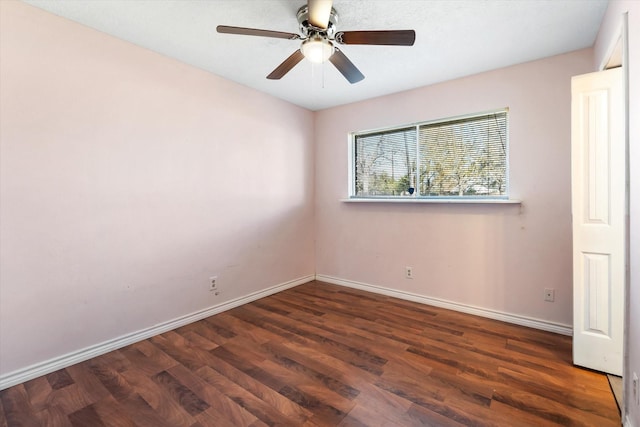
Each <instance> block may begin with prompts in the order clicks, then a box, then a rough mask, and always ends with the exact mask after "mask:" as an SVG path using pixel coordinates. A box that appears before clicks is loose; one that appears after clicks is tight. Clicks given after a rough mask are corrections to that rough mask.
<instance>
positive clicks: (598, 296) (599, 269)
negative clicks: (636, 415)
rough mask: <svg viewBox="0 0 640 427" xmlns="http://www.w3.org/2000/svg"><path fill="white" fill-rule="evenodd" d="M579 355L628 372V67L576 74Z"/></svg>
mask: <svg viewBox="0 0 640 427" xmlns="http://www.w3.org/2000/svg"><path fill="white" fill-rule="evenodd" d="M571 86H572V106H571V107H572V108H571V110H572V129H571V133H572V135H571V141H572V142H571V144H572V146H571V152H572V154H571V157H572V159H571V162H572V210H573V281H574V283H573V298H574V300H573V311H574V313H573V318H574V322H573V323H574V325H573V327H574V330H573V361H574V363H575V364H576V365H580V366H585V367H587V368H590V369H595V370H598V371H604V372H608V373H611V374H615V375H622V351H623V348H622V346H623V319H624V316H623V314H624V312H623V310H624V277H625V276H624V259H625V258H624V255H625V253H624V248H625V245H624V236H625V234H624V233H625V222H624V220H625V216H624V212H625V203H626V184H625V155H626V154H625V144H624V115H623V101H624V99H623V88H622V69H619V68H618V69H613V70H608V71H603V72H598V73H591V74H586V75H582V76H576V77H574V78H573V79H572V82H571Z"/></svg>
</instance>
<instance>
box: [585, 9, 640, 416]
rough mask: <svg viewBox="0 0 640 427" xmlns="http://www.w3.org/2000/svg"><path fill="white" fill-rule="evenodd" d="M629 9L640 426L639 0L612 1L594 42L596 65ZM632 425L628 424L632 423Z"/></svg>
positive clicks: (631, 362)
mask: <svg viewBox="0 0 640 427" xmlns="http://www.w3.org/2000/svg"><path fill="white" fill-rule="evenodd" d="M625 12H628V13H629V16H628V33H629V40H628V42H629V45H628V51H629V58H628V63H627V64H624V65H625V66H626V67H627V72H628V74H629V88H628V90H629V111H628V116H629V123H628V125H629V174H630V188H629V192H630V245H631V247H630V254H629V259H630V261H631V264H630V279H631V280H630V289H629V295H628V297H629V298H628V301H627V304H628V305H627V310H628V316H629V324H628V328H627V336H628V347H627V349H626V356H627V360H626V363H625V376H626V378H625V391H626V396H625V397H626V408H627V411H628V417H629V418H628V419H629V421H630V422H632V423H633V424H632V425H633V426H636V427H638V426H640V407H639V406H638V405H636V404H635V403H634V402H633V399H632V385H631V378H632V377H631V374H632V373H633V372H635V373H636V374H637V375H638V376H640V120H639V118H640V2H637V1H617V0H614V1H611V2H610V3H609V7H608V8H607V13H606V15H605V18H604V20H603V22H602V26H601V28H600V32H599V34H598V38H597V40H596V45H595V64H596V65H599V64H600V63H602V62H603V61H604V60H605V59H606V58H607V52H608V50H609V49H610V46H611V45H612V44H613V43H614V42H615V40H616V39H617V38H618V35H619V31H620V25H621V22H622V15H623V13H625ZM630 425H631V424H629V426H630Z"/></svg>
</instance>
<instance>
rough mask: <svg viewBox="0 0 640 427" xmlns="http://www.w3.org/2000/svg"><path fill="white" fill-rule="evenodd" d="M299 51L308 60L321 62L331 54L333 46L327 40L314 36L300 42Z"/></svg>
mask: <svg viewBox="0 0 640 427" xmlns="http://www.w3.org/2000/svg"><path fill="white" fill-rule="evenodd" d="M300 51H301V52H302V54H303V55H304V57H305V58H307V59H308V60H309V61H311V62H314V63H316V64H321V63H323V62H325V61H326V60H327V59H329V58H330V57H331V55H333V51H334V47H333V45H332V44H331V42H330V41H329V40H327V39H324V38H322V37H320V36H314V37H312V38H310V39H309V40H305V41H304V42H302V46H301V47H300Z"/></svg>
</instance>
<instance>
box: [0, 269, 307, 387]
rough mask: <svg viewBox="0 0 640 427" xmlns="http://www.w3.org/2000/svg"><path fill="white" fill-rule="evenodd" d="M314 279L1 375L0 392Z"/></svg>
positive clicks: (275, 288) (263, 291)
mask: <svg viewBox="0 0 640 427" xmlns="http://www.w3.org/2000/svg"><path fill="white" fill-rule="evenodd" d="M314 278H315V276H314V275H309V276H304V277H300V278H298V279H295V280H291V281H289V282H285V283H281V284H279V285H275V286H272V287H270V288H267V289H264V290H261V291H258V292H254V293H251V294H249V295H246V296H243V297H239V298H235V299H232V300H231V301H226V302H223V303H221V304H218V305H214V306H212V307H209V308H206V309H204V310H200V311H196V312H194V313H191V314H187V315H184V316H181V317H178V318H175V319H172V320H168V321H166V322H162V323H159V324H157V325H154V326H151V327H149V328H145V329H142V330H139V331H136V332H132V333H130V334H126V335H122V336H120V337H117V338H114V339H112V340H109V341H105V342H102V343H99V344H96V345H92V346H90V347H86V348H83V349H80V350H77V351H74V352H71V353H68V354H65V355H62V356H59V357H55V358H53V359H49V360H45V361H44V362H40V363H36V364H34V365H31V366H27V367H26V368H22V369H19V370H17V371H13V372H9V373H7V374H4V375H0V390H4V389H6V388H9V387H12V386H14V385H17V384H21V383H23V382H25V381H29V380H32V379H34V378H37V377H40V376H42V375H46V374H49V373H51V372H54V371H57V370H59V369H62V368H66V367H68V366H71V365H74V364H76V363H80V362H83V361H85V360H88V359H91V358H93V357H96V356H100V355H102V354H105V353H108V352H110V351H113V350H117V349H119V348H122V347H125V346H127V345H130V344H133V343H136V342H138V341H142V340H145V339H147V338H151V337H152V336H155V335H158V334H162V333H164V332H167V331H170V330H173V329H176V328H179V327H181V326H185V325H188V324H189V323H193V322H196V321H198V320H202V319H204V318H207V317H209V316H213V315H214V314H218V313H222V312H223V311H227V310H230V309H232V308H235V307H238V306H241V305H243V304H246V303H249V302H251V301H255V300H258V299H260V298H264V297H266V296H269V295H273V294H275V293H278V292H281V291H284V290H285V289H289V288H293V287H295V286H298V285H302V284H303V283H307V282H310V281H312V280H314Z"/></svg>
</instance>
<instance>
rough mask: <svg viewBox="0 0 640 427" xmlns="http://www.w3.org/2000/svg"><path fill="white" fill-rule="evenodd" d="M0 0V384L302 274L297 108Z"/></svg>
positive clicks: (305, 206)
mask: <svg viewBox="0 0 640 427" xmlns="http://www.w3.org/2000/svg"><path fill="white" fill-rule="evenodd" d="M1 3H2V4H1V5H0V19H1V21H0V31H1V33H0V43H1V45H0V57H1V66H0V84H1V87H0V111H1V114H2V115H1V122H2V124H1V126H0V142H1V145H0V150H1V151H0V159H1V165H0V173H1V175H0V185H1V186H0V190H1V198H2V204H1V205H0V227H1V228H0V236H1V240H0V255H1V258H0V261H1V265H0V271H1V273H0V274H1V276H0V284H1V288H0V374H6V373H7V372H12V371H14V370H16V369H19V368H23V367H26V366H28V365H31V364H33V363H35V362H41V361H44V360H48V359H50V358H53V357H55V356H60V355H63V354H65V353H68V352H71V351H74V350H78V349H82V348H85V347H87V346H90V345H93V344H96V343H100V342H104V341H105V340H108V339H112V338H115V337H118V336H121V335H123V334H126V333H130V332H133V331H137V330H140V329H142V328H146V327H150V326H153V325H155V324H157V323H159V322H164V321H167V320H170V319H173V318H176V317H178V316H182V315H186V314H188V313H192V312H194V311H197V310H200V309H203V308H206V307H210V306H213V305H216V304H218V303H221V302H223V301H227V300H230V299H232V298H236V297H241V296H245V295H247V294H249V293H251V292H254V291H258V290H263V289H265V288H268V287H270V286H273V285H277V284H280V283H283V282H286V281H290V280H293V279H297V278H300V277H304V276H306V275H312V274H313V273H314V244H313V233H312V231H310V230H313V220H314V219H313V197H314V194H313V191H314V187H313V186H314V182H313V180H314V176H313V170H314V163H313V162H314V158H313V145H312V144H313V113H311V112H310V111H307V110H305V109H302V108H299V107H296V106H293V105H291V104H288V103H285V102H282V101H279V100H276V99H275V98H272V97H270V96H267V95H264V94H261V93H258V92H256V91H253V90H250V89H248V88H245V87H243V86H240V85H237V84H235V83H231V82H229V81H227V80H224V79H222V78H218V77H216V76H213V75H211V74H209V73H206V72H204V71H201V70H198V69H195V68H192V67H190V66H187V65H184V64H181V63H179V62H177V61H174V60H171V59H168V58H166V57H163V56H160V55H158V54H155V53H153V52H150V51H147V50H144V49H141V48H139V47H136V46H134V45H131V44H129V43H126V42H123V41H120V40H118V39H115V38H113V37H110V36H107V35H105V34H102V33H99V32H97V31H95V30H91V29H88V28H86V27H83V26H81V25H78V24H75V23H73V22H71V21H67V20H64V19H61V18H58V17H55V16H53V15H51V14H48V13H46V12H43V11H41V10H39V9H36V8H33V7H31V6H27V5H25V4H23V3H20V2H15V1H6V0H2V1H1ZM212 274H218V276H219V283H220V287H221V290H222V295H220V296H219V297H215V296H214V295H213V294H212V293H210V292H208V278H209V276H210V275H212Z"/></svg>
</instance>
